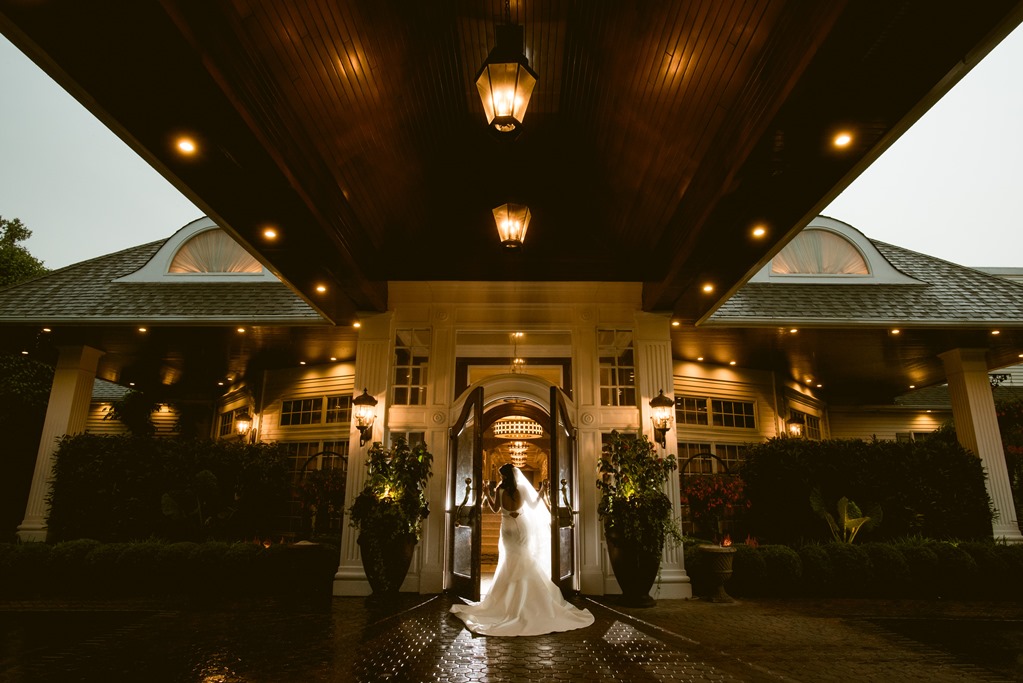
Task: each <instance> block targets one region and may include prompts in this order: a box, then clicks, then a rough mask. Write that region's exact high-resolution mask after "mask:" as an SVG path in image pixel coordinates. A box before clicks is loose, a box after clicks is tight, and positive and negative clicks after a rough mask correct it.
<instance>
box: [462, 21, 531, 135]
mask: <svg viewBox="0 0 1023 683" xmlns="http://www.w3.org/2000/svg"><path fill="white" fill-rule="evenodd" d="M523 44H524V33H523V30H522V27H521V26H519V25H518V24H513V23H511V10H510V8H509V5H508V3H507V2H506V3H505V23H504V24H499V25H498V26H497V27H496V30H495V42H494V49H493V50H491V51H490V54H488V55H487V59H486V61H484V62H483V67H482V68H481V69H480V70H479V73H477V74H476V89H477V90H478V91H479V94H480V100H481V101H482V102H483V113H484V114H486V116H487V125H488V126H490V128H491V130H493V131H495V132H497V133H498V134H500V135H504V136H511V137H514V136H515V135H517V134H518V133H520V132H521V129H522V119H524V118H525V116H526V107H528V106H529V98H530V97H531V96H532V95H533V88H534V87H535V86H536V79H537V75H536V72H535V71H533V70H532V69H530V68H529V60H527V59H526V56H525V55H524V54H523V53H522V46H523Z"/></svg>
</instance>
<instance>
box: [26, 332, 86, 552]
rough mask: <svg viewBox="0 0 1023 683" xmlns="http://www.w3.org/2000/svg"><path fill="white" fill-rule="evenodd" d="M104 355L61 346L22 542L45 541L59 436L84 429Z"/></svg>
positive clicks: (76, 432)
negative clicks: (48, 500)
mask: <svg viewBox="0 0 1023 683" xmlns="http://www.w3.org/2000/svg"><path fill="white" fill-rule="evenodd" d="M102 355H103V352H102V351H99V350H98V349H94V348H91V347H88V346H71V347H61V348H60V355H59V356H58V358H57V368H56V370H55V371H54V373H53V386H51V387H50V400H49V403H48V404H47V406H46V419H45V421H44V422H43V433H42V436H41V437H40V438H39V450H38V452H37V453H36V467H35V471H34V472H33V474H32V487H31V488H30V489H29V494H28V504H27V505H26V506H25V519H24V521H22V523H21V524H20V525H19V526H18V531H17V534H18V540H19V541H21V542H23V543H24V542H28V541H45V540H46V512H47V510H46V507H47V506H46V497H47V495H48V494H49V492H50V477H51V476H52V474H53V454H54V453H55V452H56V450H57V441H58V440H59V439H60V437H62V436H64V435H65V434H80V433H81V432H83V431H85V420H86V418H87V417H88V415H89V400H90V399H91V398H92V385H93V384H94V382H95V380H96V367H97V366H98V365H99V359H100V356H102Z"/></svg>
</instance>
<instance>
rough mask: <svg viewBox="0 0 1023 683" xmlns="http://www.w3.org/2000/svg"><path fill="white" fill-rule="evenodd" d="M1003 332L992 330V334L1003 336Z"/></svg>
mask: <svg viewBox="0 0 1023 683" xmlns="http://www.w3.org/2000/svg"><path fill="white" fill-rule="evenodd" d="M1001 333H1002V331H1001V330H991V334H1001Z"/></svg>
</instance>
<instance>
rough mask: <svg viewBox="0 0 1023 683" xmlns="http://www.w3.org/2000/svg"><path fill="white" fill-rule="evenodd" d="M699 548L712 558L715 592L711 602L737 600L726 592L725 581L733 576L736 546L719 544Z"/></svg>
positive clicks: (712, 576) (711, 570)
mask: <svg viewBox="0 0 1023 683" xmlns="http://www.w3.org/2000/svg"><path fill="white" fill-rule="evenodd" d="M697 549H698V550H699V551H700V552H702V553H705V554H706V555H707V558H708V559H709V560H710V562H708V565H709V567H710V573H711V579H712V581H713V592H712V593H711V596H710V601H711V602H735V600H734V599H733V598H732V596H730V595H729V594H728V593H726V592H725V582H726V581H728V579H730V578H732V557H733V556H734V555H735V548H733V547H731V546H729V547H722V546H719V545H700V546H697Z"/></svg>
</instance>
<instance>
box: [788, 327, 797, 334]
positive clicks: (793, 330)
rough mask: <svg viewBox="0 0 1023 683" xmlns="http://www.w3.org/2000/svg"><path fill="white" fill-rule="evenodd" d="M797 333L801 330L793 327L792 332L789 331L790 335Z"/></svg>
mask: <svg viewBox="0 0 1023 683" xmlns="http://www.w3.org/2000/svg"><path fill="white" fill-rule="evenodd" d="M796 332H799V329H798V328H796V327H793V328H792V329H791V330H789V334H795V333H796Z"/></svg>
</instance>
